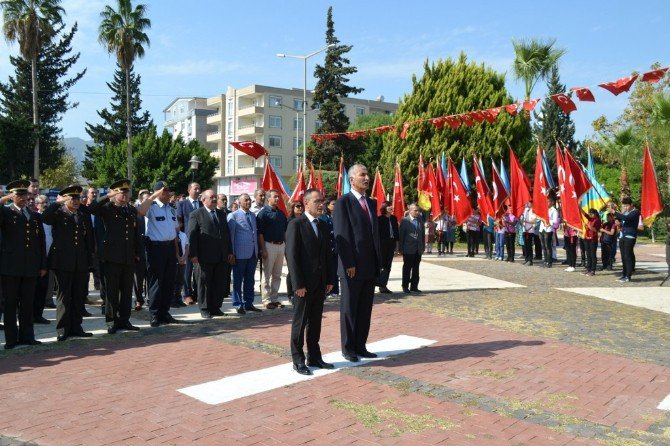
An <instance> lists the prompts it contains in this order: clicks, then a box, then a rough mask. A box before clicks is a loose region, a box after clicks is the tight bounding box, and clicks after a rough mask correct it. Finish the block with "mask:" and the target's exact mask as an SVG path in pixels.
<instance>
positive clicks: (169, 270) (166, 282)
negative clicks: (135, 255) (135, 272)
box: [147, 240, 177, 319]
mask: <svg viewBox="0 0 670 446" xmlns="http://www.w3.org/2000/svg"><path fill="white" fill-rule="evenodd" d="M176 273H177V253H176V251H175V244H174V240H170V241H166V242H152V241H148V240H147V278H148V281H149V292H148V295H149V311H150V312H151V316H152V317H156V318H158V319H163V318H165V317H167V315H168V314H169V313H170V303H172V296H173V295H174V277H175V274H176Z"/></svg>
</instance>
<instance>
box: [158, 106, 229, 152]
mask: <svg viewBox="0 0 670 446" xmlns="http://www.w3.org/2000/svg"><path fill="white" fill-rule="evenodd" d="M215 110H216V109H215V108H212V107H208V106H207V99H206V98H197V97H190V98H176V99H175V100H173V101H172V102H170V105H168V106H167V107H165V109H163V116H164V117H165V123H164V124H163V126H164V127H165V128H167V129H168V130H169V131H170V133H172V136H173V137H174V138H177V137H178V136H180V135H181V137H182V138H183V139H184V141H185V142H187V143H188V142H191V141H193V140H197V141H200V142H201V143H203V144H204V145H205V146H206V147H209V148H210V149H211V150H213V151H214V150H216V149H218V147H217V145H216V144H210V143H208V142H207V133H209V132H210V131H213V130H216V127H215V126H211V125H208V124H207V116H208V115H210V114H211V113H212V112H213V111H215Z"/></svg>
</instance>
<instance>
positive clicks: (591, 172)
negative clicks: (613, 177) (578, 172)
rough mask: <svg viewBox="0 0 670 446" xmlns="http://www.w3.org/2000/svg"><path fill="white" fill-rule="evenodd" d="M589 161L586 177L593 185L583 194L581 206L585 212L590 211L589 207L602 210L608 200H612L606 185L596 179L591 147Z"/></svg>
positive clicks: (588, 151)
mask: <svg viewBox="0 0 670 446" xmlns="http://www.w3.org/2000/svg"><path fill="white" fill-rule="evenodd" d="M586 153H587V162H586V170H585V171H584V173H586V178H588V179H589V181H590V182H591V184H592V185H593V187H591V189H589V190H587V191H586V193H585V194H584V195H582V202H581V206H582V209H583V210H584V212H588V211H589V209H596V210H598V211H599V210H601V209H602V208H604V207H605V206H607V202H608V201H609V200H610V196H609V194H608V193H607V191H606V190H605V188H604V187H602V185H601V184H600V183H599V182H598V180H597V179H596V169H595V165H594V163H593V156H592V155H591V148H589V149H588V150H587V152H586Z"/></svg>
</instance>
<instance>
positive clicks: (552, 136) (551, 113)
mask: <svg viewBox="0 0 670 446" xmlns="http://www.w3.org/2000/svg"><path fill="white" fill-rule="evenodd" d="M547 89H548V90H549V94H548V95H547V96H549V95H552V94H558V93H564V92H565V90H566V89H565V85H563V84H561V79H560V77H559V75H558V67H556V65H554V66H553V67H552V69H551V74H550V76H549V80H548V81H547ZM534 115H535V123H534V124H533V133H534V134H535V137H536V138H537V140H538V143H539V145H540V147H543V148H544V149H545V150H547V151H548V152H547V158H548V159H549V162H550V164H551V165H552V166H554V165H555V164H556V157H555V156H550V153H553V148H554V147H555V146H556V140H559V141H560V142H561V143H562V144H565V145H566V146H568V147H570V148H571V149H572V150H575V149H577V147H576V142H575V124H574V122H572V119H571V118H570V115H567V114H565V113H563V110H561V108H560V107H559V106H558V104H556V103H555V102H554V101H553V100H552V99H551V98H546V99H545V100H543V101H542V108H541V109H540V113H534ZM553 171H555V170H554V169H553V168H552V172H553Z"/></svg>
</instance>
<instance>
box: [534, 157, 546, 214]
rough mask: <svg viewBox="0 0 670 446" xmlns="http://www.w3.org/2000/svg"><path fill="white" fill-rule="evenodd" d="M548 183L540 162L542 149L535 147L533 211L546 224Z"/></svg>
mask: <svg viewBox="0 0 670 446" xmlns="http://www.w3.org/2000/svg"><path fill="white" fill-rule="evenodd" d="M548 193H549V185H548V184H547V178H546V177H545V176H544V166H543V162H542V149H540V148H539V147H538V148H537V155H536V156H535V177H534V178H533V213H534V214H535V216H536V217H537V218H539V219H540V220H542V221H543V222H544V224H545V225H546V224H547V223H548V222H549V204H548V203H547V194H548Z"/></svg>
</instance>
